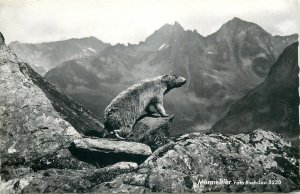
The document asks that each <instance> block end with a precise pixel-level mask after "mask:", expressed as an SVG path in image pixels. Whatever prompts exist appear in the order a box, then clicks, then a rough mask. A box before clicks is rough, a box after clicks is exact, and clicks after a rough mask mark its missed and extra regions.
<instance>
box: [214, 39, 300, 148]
mask: <svg viewBox="0 0 300 194" xmlns="http://www.w3.org/2000/svg"><path fill="white" fill-rule="evenodd" d="M298 72H299V68H298V43H294V44H292V45H291V46H289V47H287V48H286V49H285V50H284V51H283V53H282V54H281V55H280V57H279V58H278V60H277V62H276V63H275V64H274V65H273V66H272V68H271V70H270V72H269V74H268V76H267V77H266V79H265V80H264V81H263V82H262V83H261V84H260V85H258V86H257V87H255V88H254V89H253V90H251V91H250V92H249V93H248V94H247V95H245V96H244V97H243V98H241V99H240V100H239V101H237V102H236V103H234V105H233V106H232V107H231V108H230V110H229V111H228V113H227V114H226V115H225V116H224V117H223V118H222V119H221V120H219V121H218V122H217V123H216V124H215V125H214V126H213V127H212V131H213V132H220V133H222V134H238V133H241V132H243V133H248V132H251V131H253V130H255V129H257V128H263V129H266V130H270V131H274V132H277V133H280V134H282V135H283V136H284V137H285V138H287V139H288V140H289V141H292V142H293V145H294V146H295V147H298V146H299V116H298V114H299V109H298V105H299V93H298V85H299V78H298Z"/></svg>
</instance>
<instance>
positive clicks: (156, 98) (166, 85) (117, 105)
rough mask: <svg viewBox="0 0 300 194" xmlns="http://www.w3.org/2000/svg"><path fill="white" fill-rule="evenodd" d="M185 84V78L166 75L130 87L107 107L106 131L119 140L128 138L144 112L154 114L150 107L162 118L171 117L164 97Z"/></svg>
mask: <svg viewBox="0 0 300 194" xmlns="http://www.w3.org/2000/svg"><path fill="white" fill-rule="evenodd" d="M185 82H186V79H185V78H183V77H180V76H177V75H169V74H165V75H161V76H158V77H155V78H153V79H147V80H143V81H141V82H140V83H138V84H135V85H133V86H131V87H129V88H128V89H127V90H125V91H123V92H121V93H120V94H119V95H118V96H117V97H116V98H115V99H113V101H112V102H111V103H110V104H109V105H108V106H107V107H106V109H105V111H104V127H105V129H106V130H107V131H108V132H110V133H113V134H114V135H115V136H116V137H117V138H119V139H121V138H126V136H127V135H128V134H129V133H130V132H131V130H132V127H133V125H134V124H135V122H136V120H137V119H138V118H139V117H140V116H142V113H143V111H146V112H147V113H149V114H152V113H153V112H151V110H150V106H154V108H155V109H156V110H157V112H158V113H159V114H160V115H161V116H162V117H167V116H169V115H167V114H166V112H165V109H164V107H163V96H164V95H165V94H167V93H168V92H169V91H170V90H171V89H173V88H178V87H181V86H182V85H183V84H185ZM120 136H121V137H120Z"/></svg>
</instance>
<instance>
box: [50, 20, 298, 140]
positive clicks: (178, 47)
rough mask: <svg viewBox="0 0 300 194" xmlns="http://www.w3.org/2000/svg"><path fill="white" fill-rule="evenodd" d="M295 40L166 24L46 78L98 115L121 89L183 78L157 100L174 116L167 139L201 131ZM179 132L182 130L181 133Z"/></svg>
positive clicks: (241, 27)
mask: <svg viewBox="0 0 300 194" xmlns="http://www.w3.org/2000/svg"><path fill="white" fill-rule="evenodd" d="M296 40H297V35H291V36H286V37H281V36H272V35H271V34H270V33H268V32H266V31H265V30H264V29H262V28H261V27H259V26H258V25H256V24H254V23H250V22H246V21H243V20H240V19H238V18H234V19H232V20H230V21H229V22H227V23H226V24H224V25H223V26H222V27H221V28H220V29H219V30H218V31H217V32H216V33H214V34H211V35H210V36H207V37H203V36H201V35H200V34H198V33H197V31H190V30H184V29H183V27H182V26H180V24H179V23H177V22H176V23H175V24H174V25H169V24H166V25H164V26H163V27H161V28H160V29H159V30H157V31H155V32H154V33H153V34H152V35H150V36H149V37H148V38H147V39H146V40H145V41H144V42H140V43H139V44H137V45H130V44H129V45H128V46H124V45H121V44H119V45H115V46H112V47H108V48H106V49H105V50H103V51H102V52H101V53H100V54H99V55H97V56H91V57H85V58H81V59H74V60H71V61H66V62H64V63H63V64H62V65H60V66H58V67H56V68H54V69H52V70H50V71H49V72H48V73H47V74H46V75H45V77H46V79H48V80H49V81H50V82H51V83H53V84H54V85H55V86H57V87H58V88H60V89H61V90H62V91H64V92H65V93H67V94H69V95H70V96H72V97H73V98H74V99H76V100H78V101H79V102H80V103H82V104H83V105H84V106H86V107H87V108H89V109H90V110H91V111H92V112H94V113H95V114H97V115H98V116H102V115H103V110H104V108H105V107H106V106H107V105H108V104H109V102H110V101H111V100H112V99H113V98H114V97H115V96H116V95H117V94H118V93H119V92H121V91H122V90H124V89H126V88H127V87H128V86H130V85H131V84H134V83H136V82H138V81H139V80H142V79H145V78H148V77H152V76H156V75H159V74H163V73H175V74H179V75H181V76H184V77H186V78H187V84H186V86H185V87H184V88H180V89H177V90H174V91H172V92H171V93H169V94H168V95H166V97H165V102H164V104H165V106H166V110H167V112H171V113H175V114H176V117H175V119H174V128H175V130H174V131H173V132H172V133H173V135H176V134H182V133H185V132H187V130H188V131H199V130H203V129H209V128H210V127H211V126H212V124H213V123H215V122H216V121H217V120H218V119H220V118H221V117H223V116H224V115H225V113H226V112H227V111H228V109H229V107H230V106H231V105H232V103H233V102H235V100H238V99H239V98H241V97H242V96H243V95H245V94H246V93H247V92H248V91H249V90H250V89H252V88H253V87H255V86H256V85H258V84H259V83H260V82H261V81H263V79H264V78H265V76H266V75H267V73H268V72H269V69H270V67H271V65H272V64H273V63H274V62H275V61H276V59H277V57H278V56H279V54H280V53H281V52H282V50H283V49H284V48H285V47H286V46H288V45H290V44H291V43H292V42H294V41H296ZM182 129H185V131H181V130H182Z"/></svg>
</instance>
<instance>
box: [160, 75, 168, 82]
mask: <svg viewBox="0 0 300 194" xmlns="http://www.w3.org/2000/svg"><path fill="white" fill-rule="evenodd" d="M169 79H170V75H169V74H165V75H164V76H163V77H162V79H161V80H162V81H163V82H165V81H168V80H169Z"/></svg>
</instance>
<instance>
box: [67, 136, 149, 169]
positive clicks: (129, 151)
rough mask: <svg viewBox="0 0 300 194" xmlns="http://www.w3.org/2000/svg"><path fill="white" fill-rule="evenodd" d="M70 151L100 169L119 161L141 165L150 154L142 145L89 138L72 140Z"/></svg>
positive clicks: (147, 147) (145, 146)
mask: <svg viewBox="0 0 300 194" xmlns="http://www.w3.org/2000/svg"><path fill="white" fill-rule="evenodd" d="M70 150H71V152H72V154H73V155H74V156H76V157H78V158H79V159H80V160H82V161H86V162H88V163H91V164H95V165H96V166H100V167H102V166H106V165H109V164H114V163H117V162H120V161H134V162H137V163H142V162H143V161H145V159H146V158H147V157H148V156H150V155H151V154H152V151H151V149H150V147H149V146H147V145H145V144H142V143H137V142H126V141H117V140H109V139H91V138H82V139H77V140H74V141H73V143H72V145H71V148H70Z"/></svg>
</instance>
